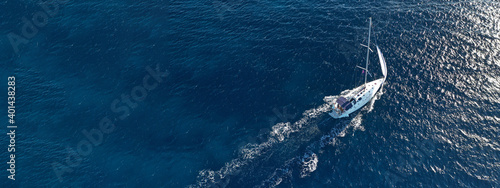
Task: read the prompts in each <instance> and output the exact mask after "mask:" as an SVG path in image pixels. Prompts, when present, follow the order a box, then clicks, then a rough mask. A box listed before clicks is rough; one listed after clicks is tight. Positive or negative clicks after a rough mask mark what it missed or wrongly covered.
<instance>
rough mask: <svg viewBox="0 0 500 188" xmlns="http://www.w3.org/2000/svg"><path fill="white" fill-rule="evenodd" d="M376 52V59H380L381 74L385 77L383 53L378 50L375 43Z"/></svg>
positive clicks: (385, 68) (385, 67)
mask: <svg viewBox="0 0 500 188" xmlns="http://www.w3.org/2000/svg"><path fill="white" fill-rule="evenodd" d="M377 53H378V59H379V61H380V67H382V74H384V78H385V77H387V66H386V64H385V58H384V55H383V54H382V52H381V51H380V48H378V45H377Z"/></svg>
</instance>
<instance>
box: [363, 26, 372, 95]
mask: <svg viewBox="0 0 500 188" xmlns="http://www.w3.org/2000/svg"><path fill="white" fill-rule="evenodd" d="M371 32H372V18H371V17H370V27H369V28H368V46H367V49H366V67H365V71H366V74H365V84H364V85H365V88H366V76H368V61H369V57H370V35H371Z"/></svg>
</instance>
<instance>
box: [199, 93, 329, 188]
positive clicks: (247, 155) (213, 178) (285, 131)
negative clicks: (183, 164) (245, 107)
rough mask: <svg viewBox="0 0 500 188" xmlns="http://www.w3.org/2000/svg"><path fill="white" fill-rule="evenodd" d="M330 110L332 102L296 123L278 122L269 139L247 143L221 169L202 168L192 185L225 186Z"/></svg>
mask: <svg viewBox="0 0 500 188" xmlns="http://www.w3.org/2000/svg"><path fill="white" fill-rule="evenodd" d="M329 110H330V104H329V103H325V104H323V105H321V106H319V107H317V108H313V109H309V110H306V111H305V112H304V113H303V114H302V115H303V117H302V118H301V119H299V120H298V121H296V122H295V123H290V122H286V123H283V122H282V123H278V124H276V125H274V126H273V127H272V131H271V132H270V133H269V136H270V137H269V139H268V140H267V141H265V142H262V143H260V144H247V145H245V146H244V147H243V148H241V149H240V152H239V157H238V158H236V159H233V160H231V161H230V162H228V163H226V165H224V166H223V167H222V168H221V169H219V170H217V171H213V170H207V169H205V170H201V171H200V172H199V175H198V178H197V179H198V181H197V183H196V184H194V185H190V187H206V186H212V185H219V186H224V185H227V183H228V182H229V179H226V178H228V176H230V175H237V174H238V173H239V172H240V170H241V168H242V167H243V166H245V165H248V164H250V163H252V161H253V160H254V159H255V158H257V157H259V156H262V155H264V154H265V153H266V151H268V150H269V149H270V148H271V147H272V146H273V145H275V144H277V143H280V142H283V141H285V140H286V139H287V138H289V137H290V134H292V133H295V132H298V131H300V130H301V129H302V128H303V127H304V126H307V125H308V124H309V123H310V121H311V120H313V119H315V118H317V117H318V116H319V115H322V114H323V113H325V112H328V111H329ZM278 184H279V183H278Z"/></svg>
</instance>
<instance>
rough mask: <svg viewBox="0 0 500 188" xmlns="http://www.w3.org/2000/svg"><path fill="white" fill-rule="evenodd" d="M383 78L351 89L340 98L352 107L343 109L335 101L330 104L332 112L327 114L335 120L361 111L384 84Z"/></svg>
mask: <svg viewBox="0 0 500 188" xmlns="http://www.w3.org/2000/svg"><path fill="white" fill-rule="evenodd" d="M384 81H385V78H380V79H378V80H374V81H371V82H368V83H366V89H365V88H364V87H365V85H362V86H360V87H357V88H355V89H353V90H352V91H351V92H350V93H348V94H346V95H344V96H342V97H344V98H346V99H348V100H349V101H350V103H351V104H352V107H350V108H349V109H347V110H346V109H343V108H342V107H341V106H340V105H341V104H338V103H337V102H336V101H333V103H332V108H333V110H332V112H330V113H329V115H330V116H332V117H333V118H335V119H339V118H345V117H349V115H350V114H352V113H353V112H355V111H357V110H359V109H361V108H362V107H363V106H365V105H366V104H367V103H368V102H370V100H371V99H372V98H373V97H374V96H375V94H376V93H377V91H378V90H379V89H380V87H381V86H382V84H384Z"/></svg>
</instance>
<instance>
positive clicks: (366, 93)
mask: <svg viewBox="0 0 500 188" xmlns="http://www.w3.org/2000/svg"><path fill="white" fill-rule="evenodd" d="M371 27H372V18H370V26H369V30H368V45H366V46H365V45H362V46H364V47H366V48H367V50H366V66H365V68H362V67H359V66H356V67H358V68H360V69H363V71H365V72H366V73H365V83H364V84H363V85H361V86H359V87H357V88H355V89H353V90H351V91H350V92H348V93H347V94H345V95H342V96H340V97H338V98H337V99H336V100H335V101H332V108H333V109H332V112H330V113H329V115H330V116H332V117H333V118H335V119H339V118H345V117H349V115H350V114H352V113H353V112H355V111H357V110H358V109H360V108H362V107H363V106H365V105H366V104H367V103H368V102H369V101H370V100H371V99H372V98H373V97H374V96H375V94H376V93H377V91H378V90H379V89H380V88H381V86H382V85H383V84H384V82H385V79H386V77H387V67H386V64H385V58H384V55H383V54H382V52H381V51H380V48H379V47H378V45H376V47H377V54H378V59H379V62H380V67H381V68H382V74H383V75H384V77H383V78H380V79H377V80H374V81H371V82H368V83H366V79H367V75H368V74H370V72H368V64H369V62H370V60H369V57H370V51H371V49H370V35H371Z"/></svg>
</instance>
